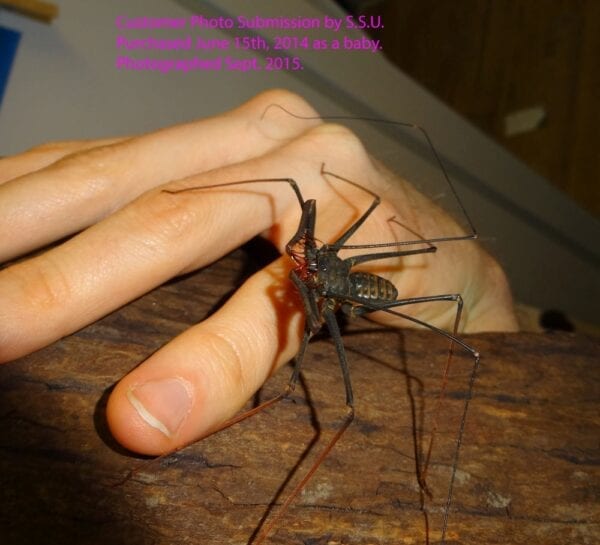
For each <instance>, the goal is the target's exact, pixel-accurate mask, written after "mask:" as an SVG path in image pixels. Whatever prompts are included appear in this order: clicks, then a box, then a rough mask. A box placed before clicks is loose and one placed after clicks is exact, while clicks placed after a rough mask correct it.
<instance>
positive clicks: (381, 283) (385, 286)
mask: <svg viewBox="0 0 600 545" xmlns="http://www.w3.org/2000/svg"><path fill="white" fill-rule="evenodd" d="M348 281H349V282H348V287H349V291H350V293H349V295H351V296H352V297H356V298H357V299H360V300H362V301H364V302H365V303H375V302H380V303H383V302H387V301H395V300H396V298H397V297H398V290H397V289H396V287H395V286H394V284H392V283H391V282H390V281H389V280H386V279H385V278H382V277H381V276H378V275H376V274H372V273H367V272H353V273H350V275H349V278H348Z"/></svg>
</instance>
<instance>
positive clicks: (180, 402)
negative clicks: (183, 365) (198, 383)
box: [127, 378, 192, 437]
mask: <svg viewBox="0 0 600 545" xmlns="http://www.w3.org/2000/svg"><path fill="white" fill-rule="evenodd" d="M127 399H129V402H130V403H131V404H132V405H133V407H134V408H135V410H136V411H137V412H138V414H139V415H140V416H141V417H142V418H143V420H144V421H145V422H146V423H147V424H148V425H150V426H152V427H153V428H156V429H157V430H159V431H161V432H162V433H164V434H165V435H166V436H167V437H172V436H173V435H175V433H177V430H178V429H179V427H180V426H181V425H182V424H183V421H184V420H185V419H186V417H187V415H188V414H190V411H191V410H192V386H191V384H190V383H189V382H188V381H186V380H183V379H181V378H167V379H162V380H150V381H148V382H144V383H143V384H139V385H138V386H134V387H133V388H130V389H129V391H128V392H127Z"/></svg>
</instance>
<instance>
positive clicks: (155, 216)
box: [125, 191, 199, 244]
mask: <svg viewBox="0 0 600 545" xmlns="http://www.w3.org/2000/svg"><path fill="white" fill-rule="evenodd" d="M198 210H199V207H198V202H197V201H195V202H192V201H191V200H190V199H182V198H181V196H179V195H172V194H169V193H165V192H163V191H150V192H149V193H146V194H145V195H142V196H141V197H139V198H138V199H136V200H135V201H134V202H133V203H132V204H131V205H130V206H128V207H127V208H126V209H125V212H126V213H127V214H128V215H130V216H131V217H132V221H133V223H134V224H135V225H136V226H139V227H140V229H141V231H142V233H143V236H144V239H145V240H147V241H150V240H154V241H156V242H157V243H163V244H164V243H171V242H173V241H175V240H178V239H180V238H181V237H184V236H188V235H189V232H190V231H191V230H193V228H194V227H195V226H196V225H197V223H198V221H199V213H198Z"/></svg>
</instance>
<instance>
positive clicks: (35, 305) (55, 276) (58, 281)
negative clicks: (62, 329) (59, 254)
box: [7, 255, 73, 312]
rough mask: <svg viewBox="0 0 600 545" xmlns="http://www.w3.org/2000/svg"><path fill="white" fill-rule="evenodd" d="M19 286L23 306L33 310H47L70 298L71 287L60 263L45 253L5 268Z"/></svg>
mask: <svg viewBox="0 0 600 545" xmlns="http://www.w3.org/2000/svg"><path fill="white" fill-rule="evenodd" d="M9 271H10V273H11V274H12V276H13V279H15V280H16V282H15V284H16V285H17V286H19V288H20V289H19V291H20V292H21V293H20V296H21V297H22V301H23V303H24V306H26V307H29V308H30V309H31V310H33V311H34V312H47V311H52V310H56V308H58V307H63V306H65V305H66V304H67V301H68V300H69V299H70V298H71V296H72V293H73V287H72V284H71V280H70V278H69V275H68V274H67V273H66V271H65V270H64V269H63V267H62V266H61V265H59V264H58V263H55V262H54V261H53V260H52V259H51V258H50V257H48V256H47V255H42V256H39V257H37V258H35V259H32V260H30V261H28V262H27V263H23V264H22V265H15V266H14V267H11V268H9V269H7V272H9Z"/></svg>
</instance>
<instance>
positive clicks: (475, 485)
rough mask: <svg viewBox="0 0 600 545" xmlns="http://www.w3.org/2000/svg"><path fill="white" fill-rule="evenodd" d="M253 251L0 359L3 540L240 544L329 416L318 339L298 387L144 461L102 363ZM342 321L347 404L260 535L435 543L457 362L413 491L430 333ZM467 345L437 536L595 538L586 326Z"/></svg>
mask: <svg viewBox="0 0 600 545" xmlns="http://www.w3.org/2000/svg"><path fill="white" fill-rule="evenodd" d="M252 268H253V267H252V265H251V263H250V261H249V259H248V257H247V256H246V255H245V254H244V253H243V252H242V251H238V252H236V253H234V254H233V255H232V256H229V257H228V258H226V259H224V260H222V261H221V262H219V263H218V264H216V265H214V266H212V267H209V268H207V269H204V270H203V271H200V272H198V273H196V274H193V275H190V276H187V277H185V278H182V279H178V280H176V281H173V282H171V283H169V284H167V285H165V286H163V287H161V288H158V289H157V290H155V291H153V292H152V293H149V294H148V295H146V296H144V297H142V298H141V299H139V300H137V301H135V302H133V303H131V304H129V305H127V306H126V307H124V308H122V309H120V310H118V311H116V312H114V313H112V314H111V315H109V316H107V317H106V318H104V319H102V320H100V321H99V322H97V323H95V324H93V325H90V326H89V327H86V328H85V329H83V330H82V331H80V332H78V333H77V334H74V335H71V336H69V337H67V338H65V339H63V340H61V341H59V342H56V343H54V344H53V345H51V346H49V347H47V348H45V349H43V350H40V351H38V352H36V353H35V354H32V355H30V356H28V357H25V358H22V359H20V360H19V361H15V362H12V363H9V364H6V365H4V366H2V367H0V392H1V395H0V527H1V530H0V536H1V538H0V542H1V543H2V544H4V545H18V544H19V545H20V544H37V543H39V544H42V543H43V544H44V545H53V544H65V543H78V544H90V545H96V544H106V543H111V544H125V543H127V544H128V545H136V544H140V545H141V544H144V545H148V544H156V545H158V544H165V545H166V544H179V543H190V544H203V545H204V544H206V545H213V544H214V545H217V544H223V545H225V544H228V545H230V544H245V543H247V541H248V539H249V537H250V535H251V534H252V532H253V531H254V529H255V528H256V527H257V525H258V522H259V521H260V519H261V517H262V516H263V515H264V514H265V512H266V510H267V508H268V506H269V505H270V504H271V502H273V500H274V498H275V497H276V495H277V491H278V490H280V487H281V486H282V484H283V483H285V482H286V479H287V480H289V482H291V484H292V485H293V483H295V482H296V481H297V479H298V478H299V476H300V475H301V474H302V473H303V471H306V469H307V467H308V466H309V465H310V463H311V461H312V460H313V459H314V457H315V455H316V454H317V453H318V452H319V451H320V449H321V447H322V446H323V445H324V443H325V441H326V440H327V438H328V437H330V436H331V434H332V433H333V431H334V430H335V429H336V427H337V426H338V425H339V423H340V422H341V419H342V417H343V414H344V397H343V385H342V380H341V376H340V373H339V366H338V364H337V361H336V357H335V351H334V349H333V347H332V345H331V343H330V341H329V340H328V339H327V338H320V339H317V340H316V341H315V342H313V343H312V344H311V346H310V349H309V353H308V356H307V359H306V366H305V373H304V381H303V384H302V387H301V388H298V390H297V392H295V393H294V395H292V396H291V397H290V398H289V399H287V400H285V401H283V402H281V403H279V404H278V405H276V406H275V407H273V408H271V409H269V410H268V411H265V412H264V413H261V414H259V415H257V416H255V417H253V418H251V419H249V420H247V421H244V422H242V423H240V424H238V425H236V426H234V427H232V428H230V429H228V430H226V431H223V432H221V433H218V434H216V435H214V436H211V437H209V438H207V439H205V440H203V441H201V442H199V443H197V444H195V445H193V446H191V447H189V448H188V449H185V450H184V451H182V452H180V453H178V454H175V455H173V456H172V457H169V458H166V459H164V460H162V461H160V462H156V463H152V462H151V463H149V464H146V465H142V466H141V467H139V466H140V463H142V462H143V461H142V460H141V459H140V458H139V457H135V456H133V455H131V454H130V453H127V452H125V451H124V450H123V449H122V448H121V447H119V445H117V444H116V443H115V441H114V440H113V439H112V438H111V436H110V434H109V432H108V430H107V427H106V423H105V405H106V400H107V397H108V395H109V392H110V389H111V388H112V386H113V385H114V384H115V382H116V381H118V380H119V378H120V377H121V376H123V375H124V374H125V373H127V372H128V371H129V370H130V369H132V368H133V367H134V366H135V365H137V364H138V363H139V362H141V361H143V360H144V359H145V358H146V357H147V356H149V355H150V354H151V353H152V352H153V351H155V350H156V349H157V348H159V347H160V346H161V345H162V344H164V343H166V342H168V341H169V339H171V338H172V337H173V336H174V335H176V334H178V333H180V332H182V331H183V330H185V329H186V328H187V327H189V326H190V325H191V324H194V323H196V322H198V321H200V320H202V319H203V318H205V317H206V315H207V314H209V313H210V312H211V311H212V310H214V308H215V306H216V305H217V303H218V302H222V301H223V300H224V299H225V298H226V297H227V295H228V294H229V293H230V291H231V290H232V289H234V287H235V286H236V285H238V284H239V282H240V280H241V279H242V278H243V277H245V276H246V275H247V274H248V272H251V269H252ZM344 330H345V343H346V346H347V350H348V356H349V360H350V364H351V372H352V378H353V384H354V389H355V397H356V399H357V407H356V410H357V418H356V420H355V422H354V423H353V424H352V426H351V427H350V429H349V430H348V431H347V433H346V434H345V435H344V436H343V438H342V439H341V441H340V443H338V445H337V446H336V447H335V448H334V450H333V451H332V453H331V454H330V456H329V457H328V458H327V459H326V461H325V462H324V463H323V465H322V466H321V467H320V468H319V470H318V472H317V473H316V475H315V477H314V478H313V479H312V481H311V482H310V483H309V484H308V486H307V487H306V489H305V491H304V492H303V493H302V494H301V496H300V497H299V498H298V499H297V501H296V502H295V503H294V504H293V506H292V508H291V509H290V511H289V512H288V513H287V515H286V516H285V517H284V518H283V519H282V520H281V522H280V524H279V525H278V527H277V529H276V531H275V532H274V533H273V534H272V536H271V537H270V539H269V540H268V543H279V544H284V543H285V544H294V543H299V544H311V545H317V544H320V545H325V544H328V545H334V544H336V545H337V544H344V545H359V544H360V545H367V544H379V545H398V544H421V543H438V542H439V541H440V538H441V533H440V532H441V527H442V511H443V506H444V502H445V499H446V493H447V487H448V483H449V477H450V471H451V466H452V461H453V451H454V446H455V441H456V436H457V430H458V425H459V421H460V416H461V412H462V408H463V406H464V400H465V396H466V390H467V384H468V379H469V373H470V370H471V368H472V364H473V360H472V358H470V357H468V356H463V355H462V354H460V353H458V352H457V355H456V357H455V358H454V359H453V363H452V373H451V377H450V381H449V384H448V388H447V393H446V396H445V399H444V400H443V402H442V406H441V410H440V411H439V418H438V420H439V426H438V432H437V434H436V440H435V443H434V448H433V456H432V460H431V463H430V467H429V470H428V475H427V483H428V487H429V488H430V489H431V492H432V495H433V497H432V498H431V499H430V498H427V497H426V496H425V495H424V494H423V492H422V490H421V489H420V487H419V486H418V483H417V478H416V473H417V469H416V467H417V464H416V462H415V458H419V457H420V458H421V459H422V458H423V452H424V451H425V450H426V447H427V442H428V439H429V435H430V432H431V428H432V418H433V417H432V413H434V412H435V405H436V399H437V397H438V393H439V390H440V374H441V369H442V368H443V366H444V364H445V361H446V354H447V348H448V347H447V342H446V341H445V340H444V339H442V338H441V337H439V336H437V335H435V334H431V333H429V332H423V331H421V332H418V331H406V330H404V331H399V330H392V329H386V328H381V327H379V326H376V325H373V324H369V323H368V322H366V321H358V322H356V323H354V324H351V325H349V326H348V327H345V328H344ZM468 342H469V343H470V344H472V345H473V346H475V347H477V349H478V350H480V351H481V353H482V355H483V358H482V362H481V368H480V372H479V376H478V378H477V381H476V384H475V390H474V398H473V401H472V402H471V406H470V410H469V414H468V419H467V426H466V431H465V436H464V441H463V445H462V449H461V452H460V460H459V465H458V469H457V473H456V481H455V488H454V498H453V502H452V506H451V509H450V516H449V523H448V532H447V535H446V542H447V543H461V544H480V543H486V544H503V545H504V544H507V543H518V544H520V543H523V544H525V543H526V544H528V545H535V544H543V545H555V544H556V545H558V544H561V545H562V544H564V543H590V544H591V543H596V542H598V538H599V537H600V529H599V520H598V519H599V501H598V489H599V488H598V484H599V479H598V477H599V471H598V460H599V448H598V441H599V437H600V429H599V428H600V425H599V424H600V422H599V416H598V415H599V410H598V405H599V403H598V400H599V397H600V396H599V393H600V392H599V389H598V379H599V372H598V361H599V360H600V358H599V353H600V350H599V342H598V340H597V339H592V338H588V337H583V336H577V335H569V334H560V335H558V334H554V335H549V334H548V335H544V334H486V335H476V336H470V337H468ZM288 371H289V369H288V370H286V369H284V370H283V371H282V372H279V373H278V374H276V375H275V376H274V377H273V378H272V379H271V380H270V381H269V383H268V384H267V385H266V386H265V388H264V391H263V392H262V393H261V397H262V398H263V399H266V398H268V397H269V396H270V395H273V394H274V393H276V392H278V391H280V390H281V389H282V388H283V386H284V385H285V383H286V382H287V379H288V375H289V373H288ZM296 466H298V467H297V471H295V472H294V468H295V467H296ZM136 467H138V468H139V469H138V471H137V472H136V473H135V475H134V476H133V477H132V478H131V479H129V480H127V481H126V482H123V483H121V484H118V483H119V482H120V481H122V480H123V477H124V476H125V475H127V473H128V471H129V470H131V469H133V468H136ZM287 490H289V483H288V488H287ZM283 496H285V493H284V494H283ZM423 500H425V501H424V504H425V509H426V510H427V513H428V515H427V517H426V516H425V515H424V511H423V509H422V503H423ZM279 501H281V498H279Z"/></svg>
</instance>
